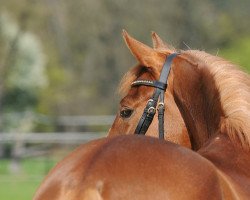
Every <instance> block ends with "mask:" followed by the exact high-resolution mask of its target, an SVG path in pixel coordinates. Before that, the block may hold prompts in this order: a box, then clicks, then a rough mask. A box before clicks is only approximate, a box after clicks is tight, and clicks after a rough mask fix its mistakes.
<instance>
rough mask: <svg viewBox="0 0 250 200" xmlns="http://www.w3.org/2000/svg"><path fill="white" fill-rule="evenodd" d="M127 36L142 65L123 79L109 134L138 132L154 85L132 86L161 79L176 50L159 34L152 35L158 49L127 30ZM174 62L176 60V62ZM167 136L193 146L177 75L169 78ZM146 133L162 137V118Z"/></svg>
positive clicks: (132, 51)
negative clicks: (178, 99)
mask: <svg viewBox="0 0 250 200" xmlns="http://www.w3.org/2000/svg"><path fill="white" fill-rule="evenodd" d="M123 37H124V39H125V41H126V43H127V46H128V48H129V49H130V51H131V53H132V54H133V55H134V57H135V58H136V59H137V60H138V62H139V64H138V65H137V66H135V67H134V68H132V69H131V70H130V71H129V72H128V73H127V74H126V75H125V76H124V78H123V79H122V81H121V85H120V94H121V96H122V99H121V101H120V108H119V111H118V114H117V116H116V119H115V121H114V123H113V125H112V127H111V129H110V132H109V135H110V136H111V135H117V134H134V132H135V129H136V126H137V124H138V122H139V120H140V118H141V116H142V113H143V110H144V108H145V106H146V104H147V101H148V100H149V99H150V97H151V96H152V94H153V91H154V88H152V87H147V86H143V85H142V86H138V87H131V83H132V82H133V81H135V80H142V79H143V80H158V79H159V76H160V73H161V70H162V66H163V64H164V61H165V59H166V57H167V56H168V55H169V54H171V53H172V52H173V49H172V48H170V47H169V46H168V45H166V44H165V43H164V42H163V41H162V40H161V39H160V38H159V36H157V35H156V34H155V33H153V34H152V39H153V44H154V48H150V47H148V46H146V45H145V44H142V43H141V42H139V41H137V40H135V39H134V38H132V37H131V36H129V35H128V34H127V33H126V32H125V31H124V32H123ZM173 65H174V63H173ZM164 126H165V127H164V128H165V133H166V134H165V139H166V140H169V141H172V142H174V143H177V144H181V145H183V146H186V147H190V146H191V145H190V140H189V136H188V132H187V128H186V126H185V123H184V121H183V118H182V115H181V113H180V111H179V109H178V107H177V105H176V102H175V100H174V97H173V75H172V74H171V73H170V75H169V78H168V88H167V90H166V92H165V125H164ZM146 135H148V136H155V137H158V119H157V117H155V118H154V120H153V122H152V124H151V125H150V127H149V129H148V131H147V133H146Z"/></svg>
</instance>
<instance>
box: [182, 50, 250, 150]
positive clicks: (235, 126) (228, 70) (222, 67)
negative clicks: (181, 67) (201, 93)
mask: <svg viewBox="0 0 250 200" xmlns="http://www.w3.org/2000/svg"><path fill="white" fill-rule="evenodd" d="M184 54H186V55H187V56H189V57H191V59H193V60H195V62H198V63H199V62H200V63H202V64H203V65H204V67H206V69H207V70H208V72H209V73H210V74H211V75H212V77H213V79H214V82H215V86H216V87H217V89H218V91H219V95H220V102H221V106H222V109H223V112H224V115H225V119H224V123H223V124H222V126H223V127H221V129H222V128H223V129H225V128H226V130H224V131H223V132H226V133H227V134H228V136H229V137H230V139H231V140H232V141H240V143H241V144H242V146H243V147H244V148H245V149H249V148H250V77H249V75H248V74H247V73H245V72H243V71H242V70H240V69H239V67H238V66H237V65H234V64H232V63H230V62H229V61H226V60H224V59H222V58H220V57H218V56H213V55H210V54H208V53H206V52H204V51H197V50H189V51H185V52H184Z"/></svg>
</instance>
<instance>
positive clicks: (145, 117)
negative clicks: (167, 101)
mask: <svg viewBox="0 0 250 200" xmlns="http://www.w3.org/2000/svg"><path fill="white" fill-rule="evenodd" d="M178 55H179V53H173V54H170V55H169V56H168V57H167V58H166V61H165V63H164V65H163V68H162V71H161V75H160V79H159V81H151V80H136V81H134V82H133V83H132V84H131V86H132V87H135V86H141V85H144V86H150V87H155V88H156V89H155V91H154V94H153V96H152V97H151V99H149V101H148V103H147V105H146V107H145V109H144V111H143V114H142V117H141V119H140V120H139V123H138V125H137V127H136V129H135V134H144V135H145V134H146V132H147V130H148V128H149V126H150V124H151V123H152V121H153V119H154V115H155V113H156V106H157V103H158V100H159V98H160V102H159V106H158V120H159V138H160V139H164V110H165V108H164V93H165V91H166V89H167V79H168V76H169V72H170V69H171V64H172V62H173V59H174V58H175V57H176V56H178Z"/></svg>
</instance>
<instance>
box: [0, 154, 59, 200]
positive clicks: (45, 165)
mask: <svg viewBox="0 0 250 200" xmlns="http://www.w3.org/2000/svg"><path fill="white" fill-rule="evenodd" d="M55 163H56V161H55V160H51V159H46V158H43V159H41V158H39V159H34V158H33V159H26V160H22V161H21V163H20V171H19V172H18V173H17V172H16V173H11V170H10V166H11V161H10V160H0V199H1V200H13V199H17V200H28V199H32V197H33V195H34V193H35V191H36V189H37V188H38V186H39V184H40V183H41V181H42V179H43V177H44V176H45V175H46V174H47V173H48V171H49V169H51V168H52V167H53V166H54V165H55Z"/></svg>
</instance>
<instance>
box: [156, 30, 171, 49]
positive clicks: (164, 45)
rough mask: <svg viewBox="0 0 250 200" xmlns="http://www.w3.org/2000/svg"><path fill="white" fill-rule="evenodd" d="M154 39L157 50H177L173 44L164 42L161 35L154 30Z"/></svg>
mask: <svg viewBox="0 0 250 200" xmlns="http://www.w3.org/2000/svg"><path fill="white" fill-rule="evenodd" d="M152 41H153V47H154V49H156V50H164V51H167V52H168V53H173V52H175V48H173V47H172V46H171V45H169V44H167V43H166V42H164V41H163V40H162V39H161V38H160V36H159V35H157V34H156V33H155V32H154V31H152Z"/></svg>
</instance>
